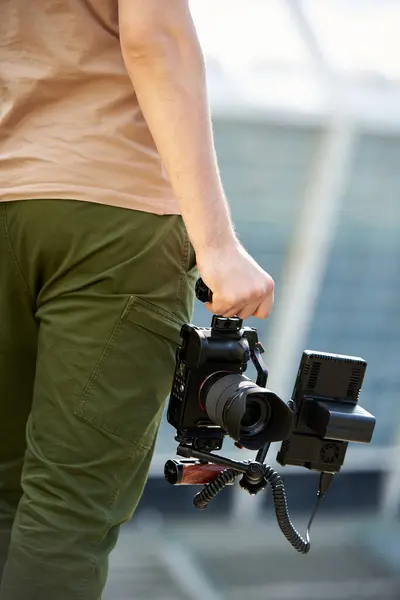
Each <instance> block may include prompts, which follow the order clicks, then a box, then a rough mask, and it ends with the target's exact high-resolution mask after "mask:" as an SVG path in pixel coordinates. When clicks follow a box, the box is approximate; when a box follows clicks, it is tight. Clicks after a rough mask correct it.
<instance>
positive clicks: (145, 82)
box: [123, 31, 236, 252]
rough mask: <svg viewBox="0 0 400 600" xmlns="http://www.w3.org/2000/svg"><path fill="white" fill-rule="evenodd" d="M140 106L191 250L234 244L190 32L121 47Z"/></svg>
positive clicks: (199, 60) (196, 47)
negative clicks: (143, 45) (136, 46)
mask: <svg viewBox="0 0 400 600" xmlns="http://www.w3.org/2000/svg"><path fill="white" fill-rule="evenodd" d="M123 53H124V60H125V64H126V67H127V70H128V72H129V75H130V77H131V80H132V83H133V86H134V88H135V92H136V94H137V97H138V101H139V104H140V107H141V109H142V112H143V115H144V117H145V119H146V122H147V124H148V126H149V128H150V131H151V133H152V135H153V138H154V141H155V143H156V145H157V148H158V150H159V153H160V156H161V159H162V161H163V163H164V166H165V169H166V172H167V174H168V177H169V180H170V182H171V185H172V188H173V190H174V192H175V194H176V196H177V199H178V202H179V205H180V210H181V212H182V216H183V219H184V221H185V224H186V227H187V230H188V234H189V237H190V238H191V241H192V244H193V246H194V248H195V250H196V252H201V251H202V250H203V248H207V247H210V246H221V245H226V244H228V245H229V244H230V243H232V244H234V243H236V239H235V235H234V231H233V227H232V222H231V218H230V212H229V208H228V205H227V202H226V199H225V196H224V192H223V188H222V184H221V179H220V176H219V172H218V166H217V160H216V156H215V150H214V141H213V135H212V127H211V118H210V112H209V107H208V98H207V92H206V80H205V68H204V60H203V55H202V52H201V49H200V45H199V43H198V40H197V37H196V34H195V33H194V31H192V32H190V31H189V32H188V34H187V35H183V36H181V38H180V39H177V38H173V37H169V36H168V35H167V36H165V38H164V39H163V40H162V41H161V42H160V44H155V45H154V47H150V46H149V49H146V48H144V49H139V50H136V51H134V50H131V51H130V50H129V48H128V49H127V48H125V49H123Z"/></svg>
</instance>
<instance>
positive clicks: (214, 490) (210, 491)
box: [193, 469, 240, 510]
mask: <svg viewBox="0 0 400 600" xmlns="http://www.w3.org/2000/svg"><path fill="white" fill-rule="evenodd" d="M239 475H240V473H238V471H235V470H234V469H225V471H221V473H219V474H218V475H217V477H216V478H215V479H214V480H213V481H211V482H210V483H207V484H206V485H205V486H204V488H203V489H202V490H201V491H200V492H198V493H197V494H196V495H195V497H194V498H193V504H194V505H195V507H196V508H199V509H200V510H204V509H205V508H207V506H208V505H209V503H210V502H211V500H214V498H215V497H216V496H218V494H219V493H220V492H221V491H222V490H223V489H224V487H226V486H227V485H229V484H230V483H233V482H234V481H235V479H236V478H237V477H238V476H239Z"/></svg>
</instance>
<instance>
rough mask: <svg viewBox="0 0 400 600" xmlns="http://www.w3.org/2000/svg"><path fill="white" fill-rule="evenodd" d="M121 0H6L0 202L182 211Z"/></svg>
mask: <svg viewBox="0 0 400 600" xmlns="http://www.w3.org/2000/svg"><path fill="white" fill-rule="evenodd" d="M117 8H118V0H0V201H9V200H22V199H38V198H40V199H42V198H43V199H47V198H53V199H58V198H64V199H75V200H84V201H88V202H99V203H102V204H110V205H115V206H120V207H125V208H130V209H136V210H142V211H146V212H152V213H156V214H178V213H179V209H178V205H177V201H176V198H175V197H174V194H173V192H172V189H171V186H170V184H169V181H168V179H167V176H166V174H165V171H164V169H163V165H162V162H161V160H160V157H159V155H158V152H157V149H156V146H155V144H154V141H153V138H152V136H151V134H150V131H149V129H148V127H147V125H146V122H145V120H144V118H143V115H142V113H141V110H140V108H139V105H138V101H137V99H136V95H135V92H134V90H133V87H132V84H131V81H130V79H129V76H128V74H127V71H126V69H125V65H124V62H123V58H122V54H121V48H120V43H119V33H118V11H117Z"/></svg>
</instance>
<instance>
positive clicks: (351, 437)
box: [277, 350, 375, 472]
mask: <svg viewBox="0 0 400 600" xmlns="http://www.w3.org/2000/svg"><path fill="white" fill-rule="evenodd" d="M366 368H367V363H366V362H365V360H363V359H362V358H359V357H354V356H346V355H341V354H328V353H326V352H315V351H312V350H306V351H305V352H303V355H302V359H301V362H300V366H299V370H298V373H297V377H296V381H295V385H294V389H293V394H292V400H291V402H290V405H291V407H292V409H293V413H294V427H293V431H292V433H291V435H290V436H289V438H288V439H287V440H285V441H284V442H283V443H282V446H281V448H280V450H279V452H278V455H277V461H278V463H279V464H281V465H282V466H285V465H296V466H302V467H306V468H307V469H312V470H317V471H325V472H337V471H339V470H340V468H341V466H342V464H343V461H344V458H345V454H346V451H347V447H348V443H349V442H358V443H364V444H368V443H369V442H370V441H371V439H372V435H373V432H374V428H375V417H374V416H373V415H371V414H370V413H369V412H367V411H366V410H364V409H363V408H362V407H361V406H359V405H358V400H359V394H360V390H361V387H362V383H363V380H364V375H365V371H366Z"/></svg>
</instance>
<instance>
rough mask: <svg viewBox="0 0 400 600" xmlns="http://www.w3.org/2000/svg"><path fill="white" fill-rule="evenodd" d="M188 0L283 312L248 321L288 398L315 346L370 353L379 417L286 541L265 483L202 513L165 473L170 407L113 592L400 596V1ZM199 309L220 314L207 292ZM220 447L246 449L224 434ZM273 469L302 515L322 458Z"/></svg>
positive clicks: (233, 493)
mask: <svg viewBox="0 0 400 600" xmlns="http://www.w3.org/2000/svg"><path fill="white" fill-rule="evenodd" d="M191 7H192V11H193V16H194V19H195V21H196V24H197V26H198V30H199V34H200V38H201V41H202V43H203V46H204V50H205V53H206V56H207V68H208V80H209V93H210V102H211V106H212V110H213V120H214V131H215V139H216V146H217V152H218V157H219V163H220V168H221V173H222V177H223V181H224V185H225V189H226V192H227V196H228V198H229V201H230V204H231V208H232V213H233V218H234V222H235V225H236V228H237V231H238V233H239V235H240V237H241V239H242V241H243V243H244V245H245V246H246V248H247V249H248V250H249V251H250V253H251V254H252V255H253V256H254V257H255V258H256V260H257V261H259V263H260V264H261V265H262V266H263V267H264V268H265V269H266V270H267V271H268V272H269V273H271V275H272V276H273V277H274V279H275V282H276V304H275V309H274V311H273V315H272V316H271V317H270V318H269V319H268V320H267V321H266V322H258V321H252V320H249V322H248V324H249V325H252V326H255V327H257V328H258V331H259V335H260V338H261V341H262V342H263V345H264V347H265V348H266V354H265V360H266V363H267V365H268V368H269V372H270V378H269V387H270V388H272V389H274V391H276V392H277V393H278V394H280V395H282V396H283V397H285V398H286V399H289V397H290V394H291V391H292V387H293V383H294V378H295V375H296V371H297V367H298V364H299V361H300V357H301V352H302V350H303V349H305V348H309V349H314V350H322V351H326V352H335V353H340V354H350V355H356V356H361V357H362V358H364V359H365V360H367V362H368V368H367V374H366V379H365V384H364V387H363V390H362V393H361V399H360V403H361V405H362V406H363V407H364V408H366V409H367V410H369V411H370V412H372V413H373V414H374V415H375V416H376V418H377V426H376V430H375V435H374V439H373V442H372V444H371V445H369V446H356V445H354V446H353V447H350V449H349V451H348V453H347V459H346V463H345V466H344V468H343V470H342V472H341V473H340V475H339V476H338V477H337V480H336V481H335V482H334V484H333V486H332V488H331V490H330V491H329V494H328V495H327V498H326V500H325V501H324V504H323V506H322V508H321V518H320V519H318V518H317V520H316V522H315V525H314V530H313V533H314V535H315V539H316V541H315V542H314V548H313V550H312V553H311V554H310V556H309V557H307V558H304V557H298V556H297V555H296V554H295V552H294V550H293V549H292V548H291V547H290V546H289V545H288V543H287V542H286V541H285V540H283V541H282V539H281V534H280V532H279V531H278V528H277V525H276V524H275V521H274V515H273V509H272V505H271V499H270V497H269V495H268V494H264V495H261V494H260V495H259V496H257V497H256V498H250V497H248V496H245V495H244V493H243V492H241V490H240V489H238V487H232V488H229V489H227V490H225V491H224V492H223V494H221V496H220V497H219V498H218V499H217V500H216V501H215V502H214V504H213V505H211V506H210V508H209V509H208V510H207V514H205V513H197V512H196V510H195V509H194V508H193V506H192V497H193V494H194V493H195V491H197V490H195V489H193V488H186V487H185V488H174V487H171V486H169V485H168V484H167V483H166V482H165V481H164V478H163V468H164V463H165V461H166V460H168V459H169V458H172V457H173V456H174V454H175V450H176V445H177V444H176V442H175V441H174V430H173V429H172V428H171V427H170V426H169V425H168V423H167V422H166V420H164V422H163V424H162V426H161V431H160V435H159V439H158V444H157V451H156V455H155V458H154V461H153V465H152V469H151V474H150V479H149V482H148V486H147V488H146V491H145V494H144V496H143V499H142V501H141V503H140V506H139V509H138V512H137V514H136V516H135V517H134V519H133V522H132V523H131V524H130V525H128V526H127V527H126V528H125V529H124V531H123V536H122V538H121V540H122V541H121V543H120V545H119V546H118V547H117V550H116V552H115V554H114V559H113V561H114V562H113V563H112V575H111V579H110V584H109V588H108V590H109V592H108V593H109V594H110V596H109V597H110V598H111V597H114V598H116V597H118V598H131V597H132V598H133V597H134V598H141V597H142V596H141V595H140V594H141V593H142V594H143V597H152V598H154V599H157V600H158V599H159V600H168V599H169V598H183V599H185V598H194V599H196V598H200V597H201V598H204V597H207V598H210V599H211V600H213V598H215V599H216V600H218V599H220V600H223V599H225V598H228V597H229V598H238V599H239V598H243V596H244V594H246V596H247V598H248V600H258V598H260V599H261V598H268V600H278V599H284V598H288V599H289V598H293V597H297V598H304V599H306V600H311V599H313V598H316V599H317V598H318V599H320V598H325V599H326V600H334V599H336V598H354V599H355V600H361V599H362V598H380V599H381V600H385V599H387V600H394V598H399V597H400V588H399V587H398V582H397V576H396V573H397V572H399V571H400V543H399V542H398V541H397V539H400V538H398V529H397V527H398V520H399V509H400V446H399V424H400V398H399V384H400V368H399V358H400V36H399V31H400V2H399V1H398V0H392V1H390V0H335V1H333V0H246V2H244V0H192V2H191ZM193 322H194V323H196V324H198V325H205V326H208V325H209V324H210V314H209V313H208V312H207V311H206V310H205V309H204V307H203V306H201V305H200V304H199V303H197V304H196V308H195V313H194V317H193ZM242 452H243V451H242ZM224 453H225V454H230V455H231V456H232V457H237V456H239V451H237V450H236V449H234V448H233V446H232V445H229V444H228V443H226V444H225V446H224ZM240 456H241V457H242V458H246V455H242V453H241V454H240ZM275 456H276V448H274V449H273V450H271V451H270V455H269V462H270V464H271V465H272V466H273V467H274V468H277V464H276V462H275ZM279 470H280V472H281V473H282V475H284V479H285V483H286V487H287V493H288V499H289V507H290V510H291V512H292V513H293V515H294V516H295V517H296V516H297V517H298V519H299V523H300V525H299V527H300V529H301V528H302V527H303V526H304V519H305V518H306V516H308V514H309V512H310V511H311V508H312V504H313V501H314V497H315V492H316V485H317V479H316V476H315V475H314V474H310V473H308V472H303V471H301V470H300V469H292V468H286V469H281V468H279ZM301 530H302V529H301ZM155 548H157V551H155ZM235 548H236V550H234V549H235ZM146 552H147V554H146ZM135 565H136V567H135ZM332 565H334V570H332ZM135 568H136V570H135ZM139 582H141V583H139ZM118 586H119V587H118ZM139 588H140V589H139ZM117 590H120V592H118V593H119V594H120V595H119V596H118V593H117ZM124 594H125V595H124Z"/></svg>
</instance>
